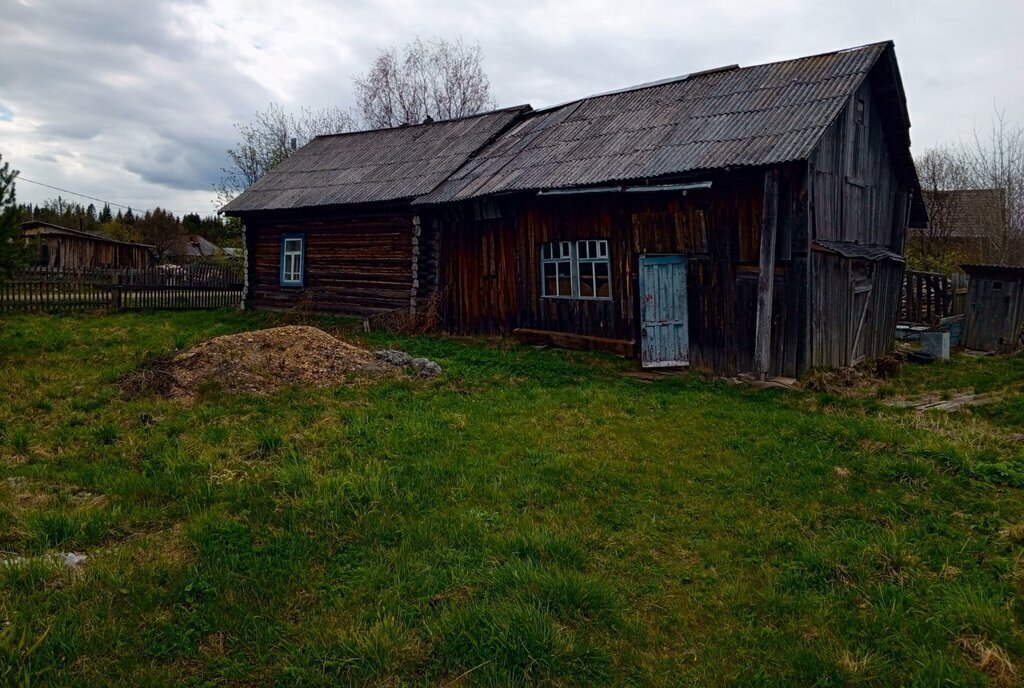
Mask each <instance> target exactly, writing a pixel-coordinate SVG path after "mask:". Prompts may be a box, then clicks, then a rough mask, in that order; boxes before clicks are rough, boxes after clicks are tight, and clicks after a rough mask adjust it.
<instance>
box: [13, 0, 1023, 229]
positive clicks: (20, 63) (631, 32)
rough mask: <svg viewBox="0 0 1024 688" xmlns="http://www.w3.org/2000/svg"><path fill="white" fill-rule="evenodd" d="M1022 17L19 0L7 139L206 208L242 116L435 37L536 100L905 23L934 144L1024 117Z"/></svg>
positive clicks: (86, 188)
mask: <svg viewBox="0 0 1024 688" xmlns="http://www.w3.org/2000/svg"><path fill="white" fill-rule="evenodd" d="M192 15H197V16H198V17H199V20H198V22H197V23H195V24H194V25H192V24H187V23H183V19H182V17H183V16H185V17H190V16H192ZM880 16H884V17H885V21H884V22H880V21H879V19H878V17H880ZM1022 22H1024V5H1022V4H1021V3H1020V2H1019V0H992V1H990V2H986V3H983V4H982V3H975V4H963V3H950V2H944V1H941V0H933V1H932V2H927V3H926V2H915V3H893V2H892V0H863V1H862V2H860V3H822V2H817V1H816V0H786V1H785V2H783V1H782V0H761V1H760V2H758V3H756V4H751V3H749V2H744V1H743V0H723V1H722V2H718V3H706V2H695V1H689V0H660V1H659V0H632V1H631V2H630V3H625V4H623V3H613V2H611V1H610V0H609V1H607V2H605V1H603V0H593V2H591V1H588V0H560V2H558V3H557V4H556V3H552V2H547V1H545V0H522V1H521V2H518V3H495V2H491V1H490V0H430V1H429V2H427V1H425V2H423V3H413V4H406V5H403V8H402V11H400V12H398V11H395V9H394V5H393V4H392V3H386V2H384V0H349V1H346V2H345V3H337V2H331V1H328V0H319V1H318V0H309V1H308V2H305V3H302V4H298V5H295V6H293V7H291V8H290V10H289V11H288V12H283V11H282V9H281V6H280V4H279V3H276V2H273V1H271V0H209V1H208V0H153V1H152V2H145V3H142V2H138V1H137V0H106V1H102V2H101V1H100V0H94V1H89V0H46V1H45V2H31V3H28V2H19V1H17V0H15V1H14V2H12V1H11V0H0V35H2V36H4V41H5V45H4V56H3V58H2V59H0V100H2V102H0V148H6V147H7V146H10V145H11V140H12V137H13V138H14V139H16V141H14V144H15V145H16V149H17V150H18V151H19V156H20V159H17V160H12V163H13V164H14V165H15V166H16V167H19V168H20V169H22V171H23V173H24V174H25V175H26V176H27V177H30V178H35V177H33V174H34V172H33V166H38V167H37V168H36V169H38V173H39V175H40V176H43V175H45V174H51V175H53V174H66V175H68V177H61V178H59V179H51V181H60V182H61V184H60V185H64V186H67V187H69V188H73V189H76V190H79V191H82V192H84V193H90V194H91V195H97V196H101V197H106V198H110V199H111V200H115V201H119V202H124V203H126V204H130V205H133V206H135V207H146V206H145V205H144V202H145V203H159V204H160V205H163V206H165V207H166V206H169V207H172V208H176V207H178V206H180V205H182V204H185V203H188V204H192V205H194V204H195V203H196V202H197V200H196V199H201V198H205V197H206V196H203V194H207V196H212V193H209V192H210V189H211V186H212V184H213V183H214V182H215V181H216V180H217V179H218V178H219V177H220V168H221V167H223V166H224V165H225V157H226V156H225V150H226V149H227V148H228V147H229V146H231V145H232V144H233V142H234V140H235V132H234V129H233V127H232V123H233V122H235V121H241V120H246V119H248V118H250V117H251V116H252V115H253V114H254V113H255V112H256V111H258V110H261V109H263V108H264V107H266V105H267V104H268V103H269V102H270V101H277V102H280V103H282V104H284V105H285V106H286V107H290V108H295V109H297V108H298V107H299V106H302V105H308V106H311V107H323V106H327V105H338V106H341V107H343V108H346V107H350V106H352V105H353V104H354V98H353V89H352V81H351V77H352V74H353V73H357V72H360V71H362V70H363V69H365V68H366V66H367V65H368V64H369V63H370V61H371V60H372V59H373V58H374V57H375V56H376V54H377V52H378V50H379V49H380V48H382V47H386V46H389V45H401V44H403V43H405V42H407V41H409V40H411V39H412V38H414V37H415V36H416V35H420V36H423V37H430V36H437V35H439V36H446V37H453V36H456V35H462V37H463V38H464V39H465V40H466V41H469V42H476V41H479V42H480V43H481V45H482V46H483V49H484V53H485V59H486V67H487V70H488V73H489V75H490V78H491V85H492V88H493V91H494V93H495V94H496V96H497V97H498V100H499V102H500V103H501V104H502V105H512V104H518V103H524V102H529V103H532V104H533V105H534V106H537V107H542V106H546V105H551V104H554V103H559V102H564V101H567V100H571V99H574V98H579V97H582V96H585V95H589V94H592V93H596V92H601V91H606V90H610V89H614V88H619V87H622V86H627V85H631V84H637V83H641V82H645V81H650V80H653V79H658V78H663V77H667V76H673V75H677V74H683V73H686V72H690V71H695V70H700V69H706V68H710V67H716V66H720V65H723V64H729V63H733V62H739V63H741V64H756V63H759V62H765V61H771V60H776V59H783V58H789V57H796V56H799V55H805V54H812V53H816V52H822V51H826V50H833V49H836V48H841V47H850V46H854V45H858V44H863V43H867V42H871V41H875V40H882V39H887V38H893V39H895V40H896V45H897V54H898V56H899V58H900V64H901V68H902V71H903V76H904V79H905V81H906V89H907V94H908V98H909V101H910V111H911V118H912V120H913V123H914V128H913V134H914V139H915V144H916V146H917V147H923V146H926V145H929V144H934V143H938V142H941V141H945V140H955V139H956V138H957V137H958V136H960V135H961V134H962V133H963V132H965V131H969V130H970V128H971V127H972V126H973V125H974V123H975V122H984V121H987V118H988V116H989V115H990V113H991V109H992V103H993V100H997V101H998V102H999V103H1000V104H1001V105H1002V106H1004V107H1006V108H1007V111H1008V113H1009V114H1010V115H1011V116H1014V117H1015V118H1016V119H1017V120H1018V121H1021V120H1024V79H1021V78H1020V75H1021V74H1022V73H1024V51H1021V50H1020V49H1019V46H1018V43H1017V37H1016V35H1015V34H1016V31H1017V27H1019V26H1020V25H1021V23H1022ZM211 36H212V38H211ZM27 123H32V124H35V125H36V126H34V127H33V126H31V124H27ZM58 150H60V151H63V152H57V151H58ZM0 152H3V153H4V154H5V160H6V159H8V154H7V151H6V150H2V151H0ZM58 155H59V156H61V160H63V159H64V156H65V155H68V156H74V158H75V163H76V164H75V165H74V166H68V165H61V166H56V165H53V162H52V160H51V159H52V158H55V157H56V156H58ZM41 181H46V179H43V180H41ZM26 192H27V193H37V192H38V193H46V192H45V191H37V190H32V189H27V188H26V189H22V188H19V194H21V195H22V196H24V195H26ZM43 197H45V196H43ZM203 202H204V203H205V201H203ZM204 210H205V208H204Z"/></svg>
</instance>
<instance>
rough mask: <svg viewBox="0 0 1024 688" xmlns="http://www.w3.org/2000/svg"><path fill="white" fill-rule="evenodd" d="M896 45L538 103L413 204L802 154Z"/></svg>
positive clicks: (798, 157)
mask: <svg viewBox="0 0 1024 688" xmlns="http://www.w3.org/2000/svg"><path fill="white" fill-rule="evenodd" d="M891 45H892V44H891V43H890V42H885V43H876V44H872V45H867V46H863V47H860V48H853V49H850V50H844V51H840V52H834V53H828V54H824V55H816V56H812V57H804V58H799V59H795V60H789V61H785V62H776V63H773V64H766V65H758V66H754V67H746V68H730V69H724V70H718V71H715V70H712V71H710V72H706V73H699V74H694V75H691V76H689V77H682V78H680V79H677V80H675V81H670V82H667V83H658V84H655V85H649V86H645V87H639V88H636V89H633V90H626V91H621V92H615V93H610V94H605V95H600V96H593V97H590V98H585V99H583V100H580V101H576V102H573V103H568V104H565V105H561V106H558V107H555V108H550V109H547V110H539V111H536V112H533V113H530V114H528V115H526V116H524V117H523V118H522V119H521V120H520V121H519V122H517V123H516V124H515V125H514V126H512V127H511V128H510V129H509V130H508V131H506V132H505V133H504V134H502V135H501V136H499V137H498V138H497V140H495V141H494V142H493V143H492V144H490V145H488V146H487V147H486V148H484V149H483V150H482V151H481V152H480V153H478V154H477V155H475V156H474V157H473V158H472V159H470V160H469V161H468V162H467V163H466V164H465V165H463V166H462V168H461V169H459V170H458V171H457V172H455V173H454V174H452V175H451V177H449V178H448V179H447V180H446V181H444V182H443V183H441V184H440V186H438V187H437V188H436V189H434V190H433V191H431V192H429V193H425V194H424V195H423V196H421V197H419V198H418V199H417V200H416V202H417V203H444V202H449V201H458V200H463V199H468V198H473V197H476V196H483V195H487V194H494V193H506V192H511V191H526V190H536V189H553V188H565V187H574V186H587V185H592V184H601V183H607V182H611V181H622V180H627V179H638V178H653V177H662V176H667V175H675V174H683V173H686V172H692V171H698V170H712V169H718V168H723V167H731V166H759V165H768V164H776V163H782V162H788V161H792V160H801V159H804V158H806V157H807V156H808V155H810V153H811V151H812V150H813V149H814V146H815V145H816V144H817V142H818V140H819V139H820V138H821V135H822V134H823V133H824V131H825V129H826V128H827V127H828V126H829V125H830V124H831V123H832V121H833V120H834V118H835V117H836V115H837V114H838V113H839V111H840V110H841V109H842V108H843V106H844V105H845V104H846V102H847V101H848V99H849V97H850V95H851V94H852V93H853V92H854V91H855V90H856V88H857V86H858V85H859V84H860V83H861V82H862V81H863V79H864V78H865V77H866V76H867V74H868V72H869V71H870V70H871V68H872V67H873V66H874V65H875V63H876V62H877V61H878V59H879V58H880V57H881V56H882V55H883V54H884V52H885V50H886V49H888V48H889V47H890V46H891Z"/></svg>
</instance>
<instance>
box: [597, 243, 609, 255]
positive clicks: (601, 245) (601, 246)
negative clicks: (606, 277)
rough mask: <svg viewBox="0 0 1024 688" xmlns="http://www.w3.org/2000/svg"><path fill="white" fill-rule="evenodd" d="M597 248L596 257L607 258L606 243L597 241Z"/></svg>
mask: <svg viewBox="0 0 1024 688" xmlns="http://www.w3.org/2000/svg"><path fill="white" fill-rule="evenodd" d="M597 248H598V253H597V255H599V256H600V257H602V258H607V257H608V242H607V241H599V242H597Z"/></svg>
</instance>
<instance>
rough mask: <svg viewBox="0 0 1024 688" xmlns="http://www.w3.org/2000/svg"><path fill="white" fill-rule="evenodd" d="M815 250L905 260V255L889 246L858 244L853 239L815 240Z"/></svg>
mask: <svg viewBox="0 0 1024 688" xmlns="http://www.w3.org/2000/svg"><path fill="white" fill-rule="evenodd" d="M814 249H815V250H825V251H828V252H830V253H838V254H839V255H841V256H843V257H844V258H863V259H865V260H871V261H876V260H897V261H900V262H903V256H901V255H900V254H898V253H896V252H895V251H892V250H891V249H889V247H887V246H878V245H875V244H858V243H855V242H852V241H826V240H824V239H819V240H817V241H815V242H814Z"/></svg>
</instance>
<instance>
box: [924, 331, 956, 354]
mask: <svg viewBox="0 0 1024 688" xmlns="http://www.w3.org/2000/svg"><path fill="white" fill-rule="evenodd" d="M921 350H922V351H924V352H926V353H929V354H931V355H932V356H934V357H935V358H936V359H937V360H940V361H948V360H949V332H922V333H921Z"/></svg>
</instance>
